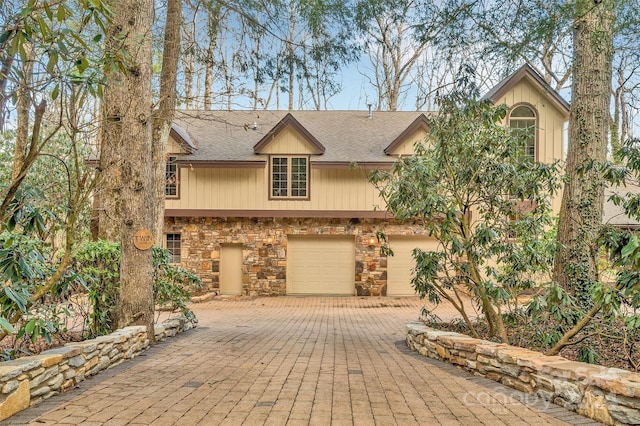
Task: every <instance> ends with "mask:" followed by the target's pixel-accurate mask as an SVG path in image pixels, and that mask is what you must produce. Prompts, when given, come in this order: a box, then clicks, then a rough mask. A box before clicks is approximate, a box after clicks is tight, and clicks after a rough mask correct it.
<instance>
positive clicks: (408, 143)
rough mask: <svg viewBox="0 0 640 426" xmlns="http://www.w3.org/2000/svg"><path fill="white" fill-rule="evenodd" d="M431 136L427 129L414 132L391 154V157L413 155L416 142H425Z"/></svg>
mask: <svg viewBox="0 0 640 426" xmlns="http://www.w3.org/2000/svg"><path fill="white" fill-rule="evenodd" d="M428 135H429V132H428V131H427V130H426V129H418V130H416V131H415V132H413V133H412V134H411V135H410V136H409V137H408V138H406V140H405V141H404V142H403V143H402V144H400V145H399V146H398V147H396V149H394V150H393V151H392V152H391V153H390V154H391V155H412V154H413V152H414V150H413V147H414V145H415V144H416V142H424V141H425V140H426V138H427V136H428Z"/></svg>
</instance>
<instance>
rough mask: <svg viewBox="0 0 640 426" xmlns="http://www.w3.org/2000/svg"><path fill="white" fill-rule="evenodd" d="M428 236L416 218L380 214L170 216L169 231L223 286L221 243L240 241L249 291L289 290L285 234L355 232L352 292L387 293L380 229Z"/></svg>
mask: <svg viewBox="0 0 640 426" xmlns="http://www.w3.org/2000/svg"><path fill="white" fill-rule="evenodd" d="M378 231H384V232H386V234H387V235H401V236H425V234H426V231H425V230H424V228H423V227H422V226H420V225H418V224H413V223H403V224H402V225H400V224H399V223H397V222H396V221H394V220H378V219H358V218H353V219H327V218H210V217H207V218H204V217H202V218H199V217H191V218H181V217H177V218H167V219H165V232H166V233H179V234H181V253H182V255H181V256H182V266H183V267H184V268H186V269H188V270H189V271H192V272H194V273H196V274H197V275H198V276H200V278H201V279H202V282H203V286H204V289H205V290H207V291H214V292H215V291H219V288H220V286H219V271H220V248H221V244H229V243H235V244H238V243H239V244H242V253H243V270H242V274H243V292H244V294H245V295H260V296H275V295H284V294H286V278H287V277H286V274H287V235H343V236H344V235H353V236H354V237H355V244H356V253H355V257H356V259H355V260H356V268H355V269H356V270H355V282H354V293H357V294H358V295H361V296H370V295H371V296H381V295H382V296H384V295H386V283H387V257H386V256H383V255H381V254H380V244H379V243H377V242H376V244H374V245H370V244H369V240H370V238H371V237H374V236H375V234H376V232H378Z"/></svg>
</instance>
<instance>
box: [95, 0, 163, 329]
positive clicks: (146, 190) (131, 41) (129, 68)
mask: <svg viewBox="0 0 640 426" xmlns="http://www.w3.org/2000/svg"><path fill="white" fill-rule="evenodd" d="M110 7H111V8H112V10H113V21H112V22H111V24H110V25H109V28H108V30H107V38H106V46H105V48H106V50H107V52H108V53H111V54H112V56H113V55H118V53H119V52H121V50H120V49H125V50H126V51H127V59H126V62H125V63H124V64H123V65H124V70H122V71H121V70H118V71H113V70H111V69H109V70H107V73H106V78H107V81H108V84H107V85H106V87H105V91H104V109H105V113H104V115H103V117H104V120H103V131H102V147H101V148H102V150H103V153H102V154H104V152H107V151H108V152H110V153H113V152H115V153H116V156H115V158H112V159H106V158H104V156H103V158H102V159H101V160H105V161H107V160H108V161H110V164H112V165H113V166H114V167H113V168H114V175H115V176H117V177H118V178H119V182H120V183H119V184H118V185H117V186H116V187H115V190H114V191H113V195H114V199H115V201H116V206H117V208H118V216H119V217H118V220H117V226H118V228H119V231H120V232H119V240H120V244H121V259H120V288H119V302H118V308H117V312H118V314H117V318H118V323H117V326H118V327H125V326H129V325H134V324H136V325H144V326H146V327H147V335H148V337H149V339H150V340H151V341H153V339H154V337H153V336H154V331H153V313H154V301H153V266H152V258H151V250H142V249H138V248H136V246H135V245H134V236H135V235H136V232H138V231H141V230H149V231H152V230H153V227H154V223H153V211H152V210H153V209H152V200H153V195H154V192H153V185H152V170H151V144H152V134H153V120H152V114H151V104H152V98H151V67H152V59H151V35H152V33H151V29H152V26H153V1H152V0H112V1H111V2H110ZM116 57H117V56H116Z"/></svg>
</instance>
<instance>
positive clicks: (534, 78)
mask: <svg viewBox="0 0 640 426" xmlns="http://www.w3.org/2000/svg"><path fill="white" fill-rule="evenodd" d="M522 80H527V81H528V82H529V83H531V84H532V85H533V86H534V87H535V88H536V89H538V90H539V91H540V92H542V93H544V95H545V96H546V98H547V99H548V100H549V101H550V102H551V104H553V106H554V107H555V108H556V109H557V110H558V111H560V113H562V115H563V116H564V119H565V120H568V119H569V109H570V108H571V106H570V105H569V103H568V102H567V101H566V100H564V98H563V97H562V96H560V94H559V93H558V92H557V91H556V90H554V89H553V88H552V87H551V86H550V85H549V83H547V82H546V81H545V80H544V79H543V78H542V77H541V76H540V74H538V73H537V72H536V71H535V70H534V69H533V68H532V67H531V66H530V65H528V64H524V65H523V66H521V67H520V69H518V71H516V72H515V73H513V74H512V75H510V76H509V77H507V78H505V79H504V80H502V81H501V82H500V83H498V84H497V85H496V86H495V87H494V88H493V89H491V90H490V91H489V92H488V93H487V94H486V95H484V96H483V99H491V100H492V101H493V102H497V101H498V100H499V99H500V98H502V97H503V96H504V95H505V94H506V93H507V92H508V91H510V90H511V89H513V88H514V87H515V86H516V85H517V84H518V83H520V82H521V81H522Z"/></svg>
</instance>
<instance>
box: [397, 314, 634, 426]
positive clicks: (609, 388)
mask: <svg viewBox="0 0 640 426" xmlns="http://www.w3.org/2000/svg"><path fill="white" fill-rule="evenodd" d="M406 340H407V346H408V347H409V348H410V349H411V350H414V351H416V352H418V353H420V354H421V355H423V356H427V357H429V358H435V359H439V360H443V361H446V362H449V363H451V364H454V365H457V366H459V367H461V368H464V369H465V370H468V371H470V372H471V373H473V374H475V375H478V376H482V377H486V378H489V379H492V380H495V381H497V382H500V383H502V384H504V385H506V386H510V387H512V388H515V389H517V390H519V391H522V392H526V393H531V394H536V395H538V396H540V397H542V398H543V399H545V400H547V401H550V402H553V403H555V404H558V405H561V406H563V407H565V408H567V409H570V410H573V411H576V412H577V413H579V414H581V415H584V416H586V417H590V418H592V419H594V420H597V421H600V422H603V423H605V424H608V425H628V424H640V374H638V373H632V372H629V371H626V370H621V369H618V368H606V367H601V366H598V365H593V364H587V363H583V362H576V361H569V360H568V359H566V358H563V357H560V356H546V355H543V354H542V353H540V352H535V351H531V350H528V349H523V348H518V347H515V346H509V345H506V344H501V343H493V342H489V341H486V340H480V339H474V338H472V337H469V336H465V335H463V334H459V333H454V332H448V331H440V330H435V329H432V328H429V327H427V326H425V325H424V324H422V323H411V324H407V339H406Z"/></svg>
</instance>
